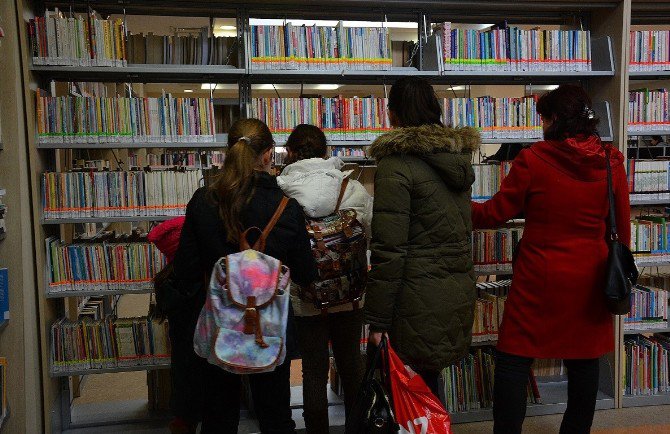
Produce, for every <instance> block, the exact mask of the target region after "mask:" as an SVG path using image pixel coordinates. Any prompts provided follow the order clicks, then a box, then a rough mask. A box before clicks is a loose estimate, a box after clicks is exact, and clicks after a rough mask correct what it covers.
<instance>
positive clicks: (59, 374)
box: [49, 361, 170, 377]
mask: <svg viewBox="0 0 670 434" xmlns="http://www.w3.org/2000/svg"><path fill="white" fill-rule="evenodd" d="M169 368H170V362H169V361H168V362H163V363H152V364H148V365H133V366H115V367H113V368H89V369H76V370H71V371H58V372H56V371H54V369H53V367H52V368H51V369H50V370H49V375H50V376H51V377H74V376H79V375H93V374H113V373H116V372H133V371H153V370H156V369H169Z"/></svg>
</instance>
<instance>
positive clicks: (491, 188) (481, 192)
mask: <svg viewBox="0 0 670 434" xmlns="http://www.w3.org/2000/svg"><path fill="white" fill-rule="evenodd" d="M472 168H473V169H474V170H475V183H474V184H473V185H472V200H474V201H477V202H483V201H485V200H488V199H491V198H492V197H493V195H494V194H496V193H497V192H498V191H499V190H500V185H501V184H502V181H503V179H505V177H506V176H507V174H508V173H509V171H510V169H511V168H512V162H511V161H504V162H502V163H500V164H475V165H473V166H472Z"/></svg>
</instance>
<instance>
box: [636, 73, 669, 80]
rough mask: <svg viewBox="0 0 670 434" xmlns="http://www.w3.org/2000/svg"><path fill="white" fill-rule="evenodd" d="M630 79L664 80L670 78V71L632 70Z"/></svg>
mask: <svg viewBox="0 0 670 434" xmlns="http://www.w3.org/2000/svg"><path fill="white" fill-rule="evenodd" d="M628 78H629V79H630V80H655V79H657V80H664V79H668V78H670V71H630V72H629V73H628Z"/></svg>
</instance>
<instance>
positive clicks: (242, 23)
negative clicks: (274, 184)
mask: <svg viewBox="0 0 670 434" xmlns="http://www.w3.org/2000/svg"><path fill="white" fill-rule="evenodd" d="M631 3H632V6H633V9H634V11H636V12H635V13H639V14H641V15H639V16H640V17H642V16H643V15H644V14H643V10H642V9H640V8H636V6H635V5H636V3H637V2H631V1H630V0H624V1H616V0H590V1H563V2H538V1H532V0H526V1H520V2H515V3H509V2H498V1H495V0H494V1H485V0H480V1H468V2H464V1H449V2H434V1H428V0H426V1H419V2H414V1H407V2H398V1H394V2H386V1H378V2H374V3H369V2H364V1H360V0H347V1H342V2H335V3H333V2H329V3H325V2H313V1H312V2H308V1H302V0H277V1H276V2H264V1H260V0H252V1H249V2H245V3H243V4H242V3H240V4H235V3H229V2H222V1H214V0H199V1H192V2H188V3H186V2H179V1H171V0H168V1H164V2H161V4H160V6H157V5H156V3H155V2H153V1H150V0H127V1H124V2H122V3H119V2H117V1H116V0H102V1H84V0H62V1H58V0H47V1H39V0H35V1H29V0H17V4H18V5H20V7H21V8H22V9H23V10H22V11H20V13H19V16H23V17H33V16H43V15H44V11H45V10H46V9H47V8H48V9H49V10H53V8H54V7H58V8H60V10H61V11H63V12H64V13H66V14H68V13H70V10H72V11H73V12H76V13H86V12H87V11H88V8H89V7H91V8H93V9H95V10H96V11H97V12H98V13H99V14H100V15H101V16H103V17H104V16H107V15H110V14H114V15H115V16H123V15H124V14H126V15H128V16H131V15H146V16H175V17H177V16H180V17H183V16H193V17H235V21H236V29H237V39H238V42H239V44H240V47H242V49H240V50H239V57H238V65H239V66H238V67H236V68H230V67H228V68H226V67H221V66H215V67H213V66H174V65H134V64H131V65H128V66H123V67H122V66H118V67H110V66H105V67H102V66H64V65H34V64H32V58H31V55H30V53H31V49H30V46H29V36H28V30H27V26H23V28H20V29H19V31H20V32H21V44H22V53H23V59H22V61H23V65H24V66H23V72H24V76H23V78H24V80H25V82H26V83H27V84H28V83H29V84H30V86H26V90H25V94H24V95H23V98H24V100H25V107H26V112H27V115H26V116H27V126H28V134H27V135H28V142H29V147H28V155H29V168H30V173H31V178H30V184H31V188H30V189H31V192H32V195H31V196H32V199H31V200H32V209H33V212H32V216H33V217H32V223H33V226H34V238H35V240H36V241H35V243H34V245H35V251H34V254H35V256H36V262H37V264H36V269H37V270H38V272H37V273H36V274H37V284H38V288H39V290H38V294H39V295H38V300H37V304H38V308H39V330H38V332H39V336H40V342H41V345H40V347H41V367H42V369H41V370H42V383H43V389H44V390H43V396H44V399H43V404H44V405H43V418H44V424H45V430H46V431H54V432H58V431H61V430H63V429H67V428H74V427H76V426H75V425H74V424H72V423H71V413H70V400H71V396H72V390H73V387H74V386H73V384H74V382H75V381H76V376H78V375H84V374H90V373H94V372H105V370H100V369H99V370H84V371H75V372H68V373H67V374H63V375H61V373H58V374H56V373H55V372H53V370H52V366H51V365H50V329H51V326H52V324H53V322H54V321H55V320H56V319H57V318H59V317H60V316H62V315H64V314H70V315H74V316H76V305H75V306H74V307H73V303H72V302H67V299H63V298H61V297H58V296H56V295H55V294H53V293H50V292H48V291H47V280H46V279H47V278H46V274H47V273H46V270H45V267H46V264H47V258H46V252H45V249H44V240H46V239H47V238H48V237H49V236H56V237H58V238H68V237H71V234H72V233H73V228H74V227H77V225H82V224H84V223H95V224H98V225H100V224H103V223H105V224H106V223H117V222H118V221H119V220H123V221H124V224H126V225H128V224H130V223H137V222H138V221H140V220H146V221H150V220H160V218H156V216H142V217H123V218H121V217H101V218H98V217H86V218H67V219H53V218H44V217H43V216H42V213H41V210H42V204H41V203H40V198H41V194H42V187H41V185H40V184H41V182H40V179H41V175H42V173H43V172H46V171H49V170H61V169H63V168H64V167H65V165H66V164H67V161H68V159H69V158H72V155H75V154H73V152H75V151H73V150H74V149H90V147H89V144H82V143H59V144H55V143H44V142H40V141H38V138H37V126H36V125H35V119H37V113H36V109H35V107H36V104H35V90H36V89H38V88H42V89H50V88H54V87H58V86H60V85H59V84H52V83H59V82H67V81H76V82H104V83H135V84H140V83H172V82H174V83H203V84H204V83H209V84H210V85H211V84H214V85H217V84H235V85H236V86H237V90H238V99H237V101H236V103H237V104H238V106H239V110H240V115H241V116H252V115H253V114H254V113H253V112H252V106H253V103H254V98H261V97H263V95H261V94H260V93H259V92H258V91H259V89H263V86H268V85H275V86H280V85H282V84H287V85H290V84H292V85H295V84H299V85H300V86H301V87H302V86H303V85H304V86H307V85H320V84H326V83H329V84H330V83H332V84H337V85H341V86H358V89H360V88H361V87H364V86H369V87H370V91H369V92H367V93H364V94H361V92H360V91H359V92H358V94H359V95H358V96H365V95H370V94H373V95H374V96H375V97H377V98H383V97H385V96H386V88H387V87H388V86H390V85H391V84H392V83H393V81H394V80H395V79H396V78H398V77H402V76H407V75H420V76H423V77H425V78H427V79H429V80H430V81H431V82H432V83H433V84H434V85H435V86H437V87H440V86H442V87H443V88H446V89H447V91H446V92H443V93H442V94H440V93H439V92H438V96H448V94H447V92H448V90H449V89H452V90H453V88H454V87H456V86H464V87H466V89H468V88H469V89H472V88H473V87H474V86H480V87H482V88H484V89H490V88H491V87H492V86H514V85H523V86H527V87H531V88H532V86H538V85H554V84H560V83H565V82H580V83H582V84H583V85H584V86H585V87H586V88H587V89H588V91H589V93H590V95H591V97H592V98H593V100H594V103H595V104H594V108H595V109H596V111H597V114H598V116H599V117H600V119H601V131H600V133H601V136H602V137H603V138H604V139H605V140H608V141H609V140H611V141H613V143H614V144H615V146H617V147H619V148H620V149H624V148H625V144H626V137H627V131H626V125H627V111H628V107H627V101H628V98H627V95H628V94H627V92H628V89H629V77H628V59H629V57H628V53H629V29H630V24H631ZM656 5H659V3H654V6H653V7H656ZM663 5H665V3H663V4H662V5H661V6H658V7H659V8H661V10H663V8H664V7H665V6H663ZM644 7H645V8H646V7H647V6H646V4H645V6H644ZM645 13H647V12H645ZM650 15H651V16H658V14H657V13H656V11H654V13H653V14H650ZM635 16H636V15H635V14H634V17H635ZM647 16H649V15H647ZM501 18H503V19H505V20H507V22H508V23H509V24H510V25H519V26H525V28H533V26H539V27H540V28H542V27H543V26H549V27H551V28H556V29H558V28H559V27H560V28H561V29H563V28H568V29H586V30H589V31H590V35H591V46H590V47H589V52H590V54H591V68H590V70H580V71H557V70H547V69H542V68H537V69H535V70H514V71H512V70H509V71H497V70H487V69H484V68H480V69H478V68H473V69H472V70H467V71H462V70H460V71H454V70H449V69H448V68H445V67H444V64H443V60H441V56H442V51H441V48H442V47H441V43H440V40H439V39H438V38H437V37H436V36H434V35H433V34H432V30H431V29H432V25H433V24H437V23H443V22H451V23H463V24H483V23H491V22H498V21H500V19H501ZM26 19H27V18H26ZM252 19H254V20H259V19H275V20H284V21H290V20H296V19H304V20H314V19H319V20H333V21H336V22H337V21H339V20H361V21H362V20H365V21H374V22H380V23H381V25H382V27H383V23H384V22H386V21H405V22H413V23H416V30H417V32H418V35H419V37H418V43H417V44H418V49H417V57H416V59H415V62H414V63H413V65H414V66H412V67H401V68H392V69H388V70H354V69H351V68H343V69H341V70H337V69H323V70H319V69H314V68H312V69H309V70H296V69H293V70H286V69H279V68H270V69H259V68H256V67H255V65H254V63H253V61H252V56H251V55H250V53H251V51H252V46H251V41H252V35H251V31H252V28H251V26H252V25H251V20H252ZM24 24H27V23H24ZM634 78H635V77H634V76H633V75H631V80H632V79H634ZM275 90H276V88H275ZM484 92H486V90H484ZM277 93H278V94H279V92H277ZM294 93H295V94H292V93H290V92H289V93H284V92H283V91H282V94H284V95H281V96H285V97H297V96H300V95H303V94H304V92H302V89H300V93H297V92H294ZM319 93H320V94H326V93H328V92H326V91H325V90H324V92H319ZM338 93H346V90H345V89H338V92H332V91H331V93H330V94H328V96H336V95H337V94H338ZM499 93H500V92H499ZM502 93H504V92H502ZM445 94H446V95H445ZM264 95H266V94H264ZM278 96H279V95H278ZM352 96H353V95H352ZM501 96H510V95H501ZM217 133H219V131H217ZM524 141H525V142H533V141H535V139H531V138H526V139H519V138H515V139H509V138H506V137H498V138H496V137H495V136H493V137H489V138H486V139H485V142H488V143H505V142H514V143H518V142H524ZM225 143H226V138H225V136H217V137H216V140H215V141H212V142H208V143H207V144H204V143H200V142H197V143H184V142H175V143H167V142H163V143H161V144H160V147H162V148H171V147H172V148H178V149H182V148H186V147H190V148H194V149H199V148H204V147H209V146H211V147H212V148H221V147H223V145H224V144H225ZM370 143H371V139H370V138H365V139H361V138H355V139H351V138H349V139H344V140H342V141H341V142H338V143H336V142H335V140H332V141H331V147H332V148H336V147H338V146H346V147H355V148H362V149H365V148H366V147H367V146H368V145H369V144H370ZM134 146H135V144H133V143H123V144H119V143H114V144H110V145H109V146H100V145H99V144H96V146H94V148H103V147H105V148H106V147H109V148H110V152H111V149H121V148H131V147H134ZM280 146H281V140H278V149H277V151H278V152H281V149H280ZM138 147H139V146H138ZM109 159H111V158H109ZM347 162H351V163H355V162H360V163H362V164H364V165H369V166H372V167H371V169H374V162H373V161H371V160H370V159H369V158H367V157H348V158H347ZM79 227H80V226H79ZM510 271H511V270H510V269H509V267H507V266H501V267H497V268H496V269H495V270H492V269H491V268H480V269H478V274H479V275H481V276H490V275H494V274H509V273H510ZM115 293H121V292H120V291H115ZM68 295H71V294H68ZM80 295H82V296H85V295H90V294H89V293H82V294H80ZM75 304H76V303H75ZM616 331H617V332H616V339H617V351H615V353H614V354H610V355H608V356H606V357H603V359H602V361H601V368H602V369H601V381H600V393H599V395H598V403H597V408H599V409H605V408H618V407H620V406H621V405H622V404H623V405H625V404H626V398H624V397H623V388H622V386H621V382H622V381H621V379H622V372H623V368H622V367H621V354H620V353H621V349H622V346H623V325H622V321H620V320H617V322H616ZM491 343H493V342H486V341H485V342H481V343H478V345H481V344H491ZM159 367H160V366H156V365H153V366H152V365H145V366H141V367H137V368H138V369H156V368H159ZM125 369H126V368H114V369H112V370H109V369H108V370H107V371H120V370H125ZM72 376H75V377H72ZM72 378H74V380H73V379H72ZM565 380H566V378H565V377H564V376H559V377H555V376H552V377H550V378H538V388H539V389H540V395H541V402H542V403H541V404H534V405H531V406H529V409H528V415H541V414H552V413H560V412H562V411H563V410H564V409H565V404H566V403H565V400H566V396H567V393H566V392H567V390H566V381H565ZM639 402H641V401H639ZM641 405H646V403H643V404H641ZM491 417H492V413H491V410H490V409H477V410H470V411H464V412H454V413H453V420H454V421H455V422H468V421H477V420H488V419H491Z"/></svg>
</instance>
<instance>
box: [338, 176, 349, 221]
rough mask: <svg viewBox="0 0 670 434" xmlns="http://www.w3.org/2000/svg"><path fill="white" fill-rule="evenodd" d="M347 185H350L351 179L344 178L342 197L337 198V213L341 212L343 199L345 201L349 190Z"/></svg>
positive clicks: (341, 188)
mask: <svg viewBox="0 0 670 434" xmlns="http://www.w3.org/2000/svg"><path fill="white" fill-rule="evenodd" d="M347 185H349V178H344V179H343V180H342V186H341V187H340V195H339V196H338V197H337V204H336V205H335V213H337V212H338V211H339V210H340V205H342V199H344V192H345V191H346V190H347Z"/></svg>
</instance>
